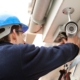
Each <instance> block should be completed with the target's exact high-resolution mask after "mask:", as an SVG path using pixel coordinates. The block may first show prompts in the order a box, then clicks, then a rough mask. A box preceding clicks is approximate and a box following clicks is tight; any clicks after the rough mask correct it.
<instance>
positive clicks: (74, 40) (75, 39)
mask: <svg viewBox="0 0 80 80" xmlns="http://www.w3.org/2000/svg"><path fill="white" fill-rule="evenodd" d="M63 42H64V43H73V44H76V45H77V46H78V47H79V48H80V39H79V38H78V37H77V36H74V37H72V38H70V37H68V38H67V41H66V40H64V39H63Z"/></svg>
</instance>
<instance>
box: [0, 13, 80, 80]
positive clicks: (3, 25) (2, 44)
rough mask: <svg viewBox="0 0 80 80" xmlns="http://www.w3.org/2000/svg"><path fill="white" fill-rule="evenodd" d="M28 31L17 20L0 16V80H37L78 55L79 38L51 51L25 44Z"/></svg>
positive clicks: (7, 16)
mask: <svg viewBox="0 0 80 80" xmlns="http://www.w3.org/2000/svg"><path fill="white" fill-rule="evenodd" d="M26 28H27V29H28V27H27V26H26V27H25V25H24V24H22V23H21V22H20V21H19V19H18V18H17V17H15V16H12V15H5V14H4V15H0V80H35V79H38V78H39V77H41V76H43V75H45V74H47V73H48V72H50V71H51V70H54V69H56V68H57V67H59V66H61V65H63V64H65V63H66V62H68V61H70V60H72V59H74V58H75V57H76V55H77V54H78V52H79V44H80V43H79V42H78V38H77V37H74V38H69V39H68V41H67V42H66V44H63V45H60V46H54V47H48V48H46V47H40V48H39V47H35V46H34V45H29V44H25V42H24V40H23V32H24V30H25V29H26ZM63 41H64V40H63ZM64 42H65V41H64Z"/></svg>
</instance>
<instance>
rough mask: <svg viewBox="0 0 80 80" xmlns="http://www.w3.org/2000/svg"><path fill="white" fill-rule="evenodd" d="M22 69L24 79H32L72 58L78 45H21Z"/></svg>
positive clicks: (76, 52)
mask: <svg viewBox="0 0 80 80" xmlns="http://www.w3.org/2000/svg"><path fill="white" fill-rule="evenodd" d="M20 48H21V60H22V71H23V74H24V77H25V78H26V79H28V80H29V79H30V80H34V79H38V78H39V77H41V76H43V75H45V74H47V73H48V72H50V71H51V70H54V69H56V68H58V67H59V66H61V65H63V64H65V63H66V62H68V61H70V60H72V59H74V58H75V57H76V56H77V54H78V52H79V48H78V46H76V45H74V44H72V43H67V44H63V45H60V46H53V47H40V48H39V47H35V46H34V45H28V44H26V45H21V46H20Z"/></svg>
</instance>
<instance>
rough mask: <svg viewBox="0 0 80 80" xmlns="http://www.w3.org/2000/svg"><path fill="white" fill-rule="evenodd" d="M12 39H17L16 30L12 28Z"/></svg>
mask: <svg viewBox="0 0 80 80" xmlns="http://www.w3.org/2000/svg"><path fill="white" fill-rule="evenodd" d="M12 39H13V40H16V39H17V33H16V30H15V29H13V32H12Z"/></svg>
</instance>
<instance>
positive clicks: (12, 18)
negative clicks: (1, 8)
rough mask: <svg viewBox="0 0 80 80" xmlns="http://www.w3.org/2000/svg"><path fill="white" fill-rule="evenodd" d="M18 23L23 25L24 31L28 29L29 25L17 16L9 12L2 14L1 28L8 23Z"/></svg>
mask: <svg viewBox="0 0 80 80" xmlns="http://www.w3.org/2000/svg"><path fill="white" fill-rule="evenodd" d="M16 24H21V25H22V30H23V32H25V31H27V29H28V26H27V25H25V24H23V23H21V22H20V20H19V19H18V18H17V17H16V16H13V15H8V14H3V15H0V28H2V27H4V26H5V27H6V26H7V25H16Z"/></svg>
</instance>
